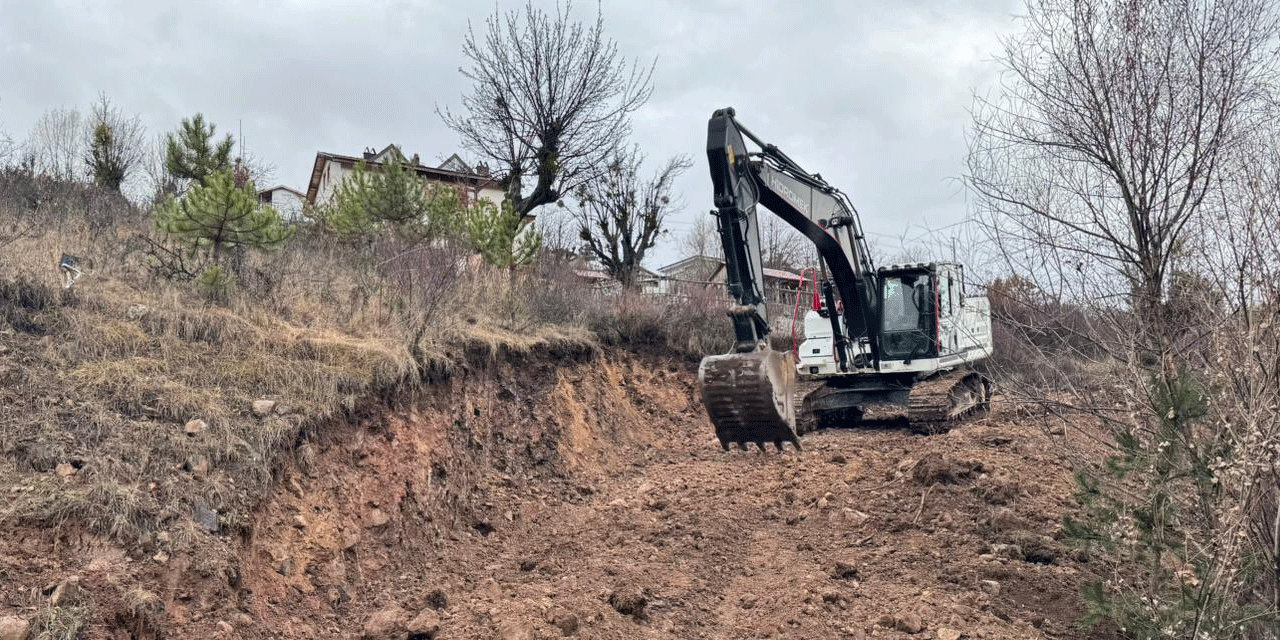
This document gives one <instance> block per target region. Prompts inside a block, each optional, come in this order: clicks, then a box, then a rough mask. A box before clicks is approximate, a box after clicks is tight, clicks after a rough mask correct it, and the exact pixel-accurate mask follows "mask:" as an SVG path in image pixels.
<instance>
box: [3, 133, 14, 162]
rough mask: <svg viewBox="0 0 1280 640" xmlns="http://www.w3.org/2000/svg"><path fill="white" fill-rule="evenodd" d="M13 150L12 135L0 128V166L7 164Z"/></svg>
mask: <svg viewBox="0 0 1280 640" xmlns="http://www.w3.org/2000/svg"><path fill="white" fill-rule="evenodd" d="M13 152H14V143H13V137H12V136H10V135H9V133H8V132H7V131H5V130H3V129H0V168H3V167H5V166H7V165H8V164H9V158H11V157H12V156H13Z"/></svg>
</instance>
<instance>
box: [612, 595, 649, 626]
mask: <svg viewBox="0 0 1280 640" xmlns="http://www.w3.org/2000/svg"><path fill="white" fill-rule="evenodd" d="M648 604H649V599H648V598H646V597H645V596H644V594H643V593H640V592H639V591H636V590H633V589H619V590H617V591H614V592H613V593H611V594H609V606H611V607H613V609H614V610H615V611H617V612H618V613H621V614H622V615H624V616H631V617H632V618H635V619H636V620H642V619H644V608H645V606H647V605H648Z"/></svg>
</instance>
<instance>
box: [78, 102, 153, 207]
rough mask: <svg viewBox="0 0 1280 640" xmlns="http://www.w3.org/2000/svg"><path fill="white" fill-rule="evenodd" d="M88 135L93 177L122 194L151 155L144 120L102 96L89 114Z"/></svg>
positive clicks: (89, 159) (87, 156) (85, 158)
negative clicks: (129, 114)
mask: <svg viewBox="0 0 1280 640" xmlns="http://www.w3.org/2000/svg"><path fill="white" fill-rule="evenodd" d="M85 136H86V139H85V148H86V152H85V156H84V161H85V164H86V165H87V166H88V170H89V175H90V176H92V177H93V179H94V181H95V182H96V183H97V184H98V185H99V186H101V187H105V188H107V189H110V190H112V191H116V192H119V191H120V187H121V185H122V184H123V183H124V182H125V181H126V180H127V179H128V178H129V176H130V175H131V174H133V172H134V171H135V170H136V169H137V168H138V167H139V166H140V165H141V164H142V161H143V157H144V155H145V154H146V152H147V149H146V132H145V130H144V128H143V126H142V119H141V118H140V117H138V116H137V115H134V116H131V117H130V116H126V115H124V113H123V112H121V111H120V108H119V107H117V106H115V105H114V104H112V103H111V100H110V99H109V98H107V95H106V94H105V93H102V94H99V95H98V101H97V102H96V103H95V104H94V105H93V110H92V111H91V112H90V114H89V121H88V123H87V126H86V127H85Z"/></svg>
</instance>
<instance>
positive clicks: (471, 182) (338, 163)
mask: <svg viewBox="0 0 1280 640" xmlns="http://www.w3.org/2000/svg"><path fill="white" fill-rule="evenodd" d="M393 153H394V154H398V155H399V156H400V158H402V159H404V160H405V162H406V163H407V164H408V165H409V166H410V167H412V168H413V170H414V171H416V172H417V174H418V176H419V177H421V178H422V179H423V180H426V181H430V182H436V183H440V184H448V185H453V186H454V187H456V188H457V189H458V192H459V195H461V196H462V200H463V204H464V205H465V204H468V203H471V202H474V201H475V200H474V199H475V198H484V199H486V200H490V201H492V202H493V203H495V204H499V203H501V202H502V198H503V192H502V186H501V185H500V184H498V181H497V180H496V179H494V178H492V177H491V176H490V175H489V172H488V170H487V169H483V168H481V169H475V168H472V167H470V166H468V165H467V163H465V162H463V161H462V159H461V158H459V157H458V156H457V154H454V155H452V156H450V157H449V159H447V160H445V161H444V162H443V163H441V165H440V166H438V167H428V166H425V165H423V164H422V163H421V162H420V161H419V159H418V155H417V154H414V155H413V157H412V158H406V157H405V155H404V154H403V153H401V151H400V147H398V146H396V145H394V144H389V145H387V146H386V147H385V148H383V149H382V151H377V152H375V151H374V150H373V149H365V151H364V153H363V155H362V157H359V158H357V157H355V156H344V155H339V154H336V153H326V152H323V151H320V152H317V153H316V161H315V164H314V165H313V166H312V168H311V181H310V182H309V183H308V185H307V195H306V201H307V202H308V203H311V204H313V205H314V204H324V203H327V202H328V201H329V200H330V199H331V198H333V194H334V192H335V191H337V189H338V186H339V185H341V184H342V181H343V180H345V179H346V177H347V176H349V175H351V173H352V172H353V171H355V167H356V165H357V164H360V163H361V162H364V163H365V164H366V165H367V166H369V167H371V168H372V167H376V166H378V165H381V164H382V162H383V161H384V160H387V159H388V158H390V157H391V154H393Z"/></svg>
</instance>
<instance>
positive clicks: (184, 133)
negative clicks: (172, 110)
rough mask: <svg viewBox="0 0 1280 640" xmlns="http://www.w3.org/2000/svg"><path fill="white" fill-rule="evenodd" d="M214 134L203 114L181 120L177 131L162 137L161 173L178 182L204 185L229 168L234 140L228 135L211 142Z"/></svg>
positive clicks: (211, 126) (212, 126)
mask: <svg viewBox="0 0 1280 640" xmlns="http://www.w3.org/2000/svg"><path fill="white" fill-rule="evenodd" d="M216 131H217V126H216V125H214V124H213V123H212V122H210V123H206V122H205V121H204V115H203V114H199V113H197V114H196V115H195V116H194V117H192V118H190V119H187V118H183V120H182V126H181V128H179V129H178V131H176V132H174V133H170V134H169V135H168V136H167V137H166V138H165V161H164V167H165V170H166V171H168V172H169V174H170V175H172V176H173V177H175V178H177V179H179V180H181V181H184V182H189V183H196V184H200V185H205V184H206V183H207V181H208V180H209V177H210V176H212V175H213V174H215V173H217V172H219V171H227V170H229V169H231V148H232V147H233V146H234V145H235V141H234V140H233V139H232V138H231V134H229V133H228V134H226V135H225V136H224V137H223V138H222V140H219V141H217V142H216V143H215V142H214V140H213V136H214V133H215V132H216Z"/></svg>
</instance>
